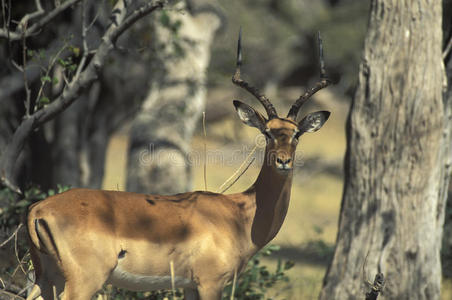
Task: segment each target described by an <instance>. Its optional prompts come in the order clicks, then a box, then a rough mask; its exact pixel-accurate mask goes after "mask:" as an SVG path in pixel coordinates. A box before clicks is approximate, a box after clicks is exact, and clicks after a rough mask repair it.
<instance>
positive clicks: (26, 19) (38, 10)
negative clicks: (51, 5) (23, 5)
mask: <svg viewBox="0 0 452 300" xmlns="http://www.w3.org/2000/svg"><path fill="white" fill-rule="evenodd" d="M35 5H36V11H34V12H32V13H29V14H26V15H25V16H23V17H22V19H21V20H20V22H19V26H18V27H19V30H20V31H22V34H21V35H25V32H26V31H27V24H28V22H29V21H30V20H32V19H34V18H37V17H39V16H41V15H43V14H44V9H42V5H41V1H40V0H35Z"/></svg>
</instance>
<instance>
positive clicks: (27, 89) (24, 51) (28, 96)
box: [22, 23, 31, 118]
mask: <svg viewBox="0 0 452 300" xmlns="http://www.w3.org/2000/svg"><path fill="white" fill-rule="evenodd" d="M23 26H24V28H25V30H26V29H27V23H25V24H23ZM26 67H27V42H26V38H25V34H23V35H22V74H23V78H24V88H25V95H26V96H25V117H26V118H29V117H30V105H31V104H30V101H31V91H30V87H29V86H28V77H27V72H25V69H26Z"/></svg>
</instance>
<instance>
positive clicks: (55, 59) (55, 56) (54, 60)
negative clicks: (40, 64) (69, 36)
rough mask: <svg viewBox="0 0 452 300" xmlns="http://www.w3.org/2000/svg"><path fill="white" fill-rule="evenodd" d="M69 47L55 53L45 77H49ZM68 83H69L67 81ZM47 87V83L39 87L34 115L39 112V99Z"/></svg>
mask: <svg viewBox="0 0 452 300" xmlns="http://www.w3.org/2000/svg"><path fill="white" fill-rule="evenodd" d="M67 47H68V45H67V44H64V45H63V47H61V49H60V50H58V51H57V53H55V55H54V56H53V57H52V59H51V60H50V63H49V67H48V68H47V70H45V71H46V73H45V75H44V77H49V74H50V71H51V70H52V69H53V66H54V65H55V63H56V61H57V59H58V58H59V57H60V55H61V53H62V52H63V51H64V50H66V49H67ZM65 82H67V81H65ZM45 85H46V81H43V82H41V86H40V87H39V91H38V95H37V96H36V100H35V106H34V108H33V113H34V112H36V111H37V110H38V106H39V99H40V98H41V95H42V92H43V90H44V86H45Z"/></svg>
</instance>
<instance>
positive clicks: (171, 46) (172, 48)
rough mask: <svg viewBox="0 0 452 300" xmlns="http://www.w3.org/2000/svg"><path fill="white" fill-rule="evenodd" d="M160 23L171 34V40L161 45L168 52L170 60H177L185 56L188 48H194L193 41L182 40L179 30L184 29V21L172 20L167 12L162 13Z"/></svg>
mask: <svg viewBox="0 0 452 300" xmlns="http://www.w3.org/2000/svg"><path fill="white" fill-rule="evenodd" d="M158 22H159V23H160V25H161V26H162V27H164V28H166V29H168V31H169V32H170V39H169V40H167V41H165V43H164V44H162V45H160V46H161V47H162V48H164V49H165V50H166V52H167V55H168V56H169V58H173V59H177V58H183V57H184V56H185V54H186V53H185V49H186V47H190V46H192V43H191V41H187V40H185V39H181V38H180V36H179V30H180V28H181V27H182V21H181V20H177V19H174V18H172V17H171V16H170V15H169V14H168V12H167V11H165V10H162V11H161V12H160V15H159V18H158Z"/></svg>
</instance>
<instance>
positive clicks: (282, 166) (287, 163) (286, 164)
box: [276, 157, 292, 170]
mask: <svg viewBox="0 0 452 300" xmlns="http://www.w3.org/2000/svg"><path fill="white" fill-rule="evenodd" d="M276 167H277V168H278V169H279V170H291V169H292V158H290V157H289V158H281V157H277V158H276Z"/></svg>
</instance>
